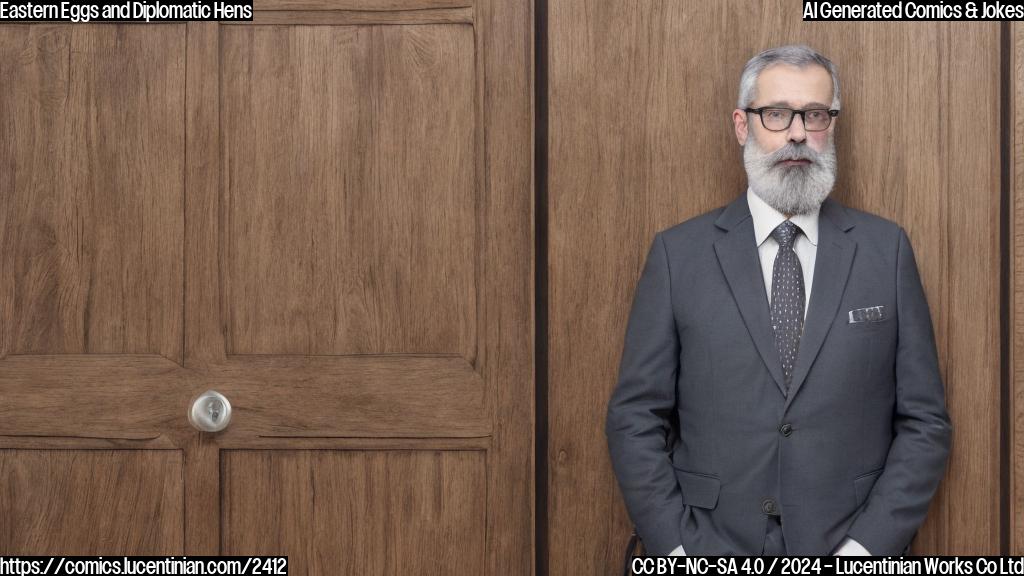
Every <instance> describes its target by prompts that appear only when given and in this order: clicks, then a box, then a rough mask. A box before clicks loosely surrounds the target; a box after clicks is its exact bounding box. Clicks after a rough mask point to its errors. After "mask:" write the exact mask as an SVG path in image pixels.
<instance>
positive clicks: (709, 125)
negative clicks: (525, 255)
mask: <svg viewBox="0 0 1024 576" xmlns="http://www.w3.org/2000/svg"><path fill="white" fill-rule="evenodd" d="M549 10H550V19H549V26H550V30H549V38H550V53H551V56H550V63H549V64H550V68H549V78H550V92H549V98H550V102H549V104H550V112H549V114H550V116H549V133H550V136H549V141H548V145H549V150H550V154H549V159H548V164H549V167H550V168H549V180H548V190H549V191H550V205H549V207H548V210H549V212H548V213H549V222H550V234H549V238H550V247H549V269H548V272H549V278H550V286H549V292H548V297H549V310H550V316H549V321H550V327H549V329H550V347H549V357H550V359H551V361H550V366H549V372H548V376H549V396H548V401H549V407H550V418H549V426H550V436H549V442H548V452H549V462H548V466H549V478H548V481H549V499H548V506H549V518H550V522H549V526H548V534H549V537H548V542H547V546H548V549H550V550H551V551H552V554H551V561H550V573H551V574H552V575H553V576H554V575H561V574H575V573H587V574H609V575H611V574H617V573H620V571H621V565H620V563H621V556H622V551H623V549H624V546H625V543H626V540H627V539H628V535H629V524H628V519H627V518H626V515H625V510H624V507H623V506H622V504H621V496H620V495H619V491H618V487H617V485H616V483H615V479H614V476H613V475H612V472H611V467H610V463H609V462H608V456H607V445H606V442H605V439H604V434H603V426H604V415H605V409H606V406H607V399H608V397H609V395H610V393H611V390H612V388H613V386H614V384H615V379H616V375H617V369H618V361H619V358H620V356H621V351H622V337H623V334H624V330H625V325H626V318H627V315H628V312H629V305H630V302H631V301H632V295H633V290H634V288H635V285H636V281H637V279H638V278H639V275H640V269H641V266H642V265H643V258H644V256H645V254H646V251H647V249H648V247H649V245H650V240H651V238H652V237H653V235H654V233H655V232H656V231H658V230H661V229H664V228H667V227H669V226H671V225H673V224H675V223H678V222H681V221H683V220H686V219H687V218H690V217H692V216H695V215H697V214H700V213H703V212H706V211H708V210H710V209H713V208H716V207H718V206H722V205H725V204H726V203H728V202H729V201H731V200H732V199H734V198H735V197H736V196H737V195H739V194H741V193H743V192H744V190H745V173H744V171H743V167H742V158H741V151H740V149H739V148H738V146H737V145H736V142H735V138H734V136H733V134H732V124H731V120H730V114H731V112H732V110H733V108H734V107H735V101H736V96H737V89H738V83H739V74H740V72H741V70H742V66H743V64H744V63H745V62H746V60H747V59H748V58H750V57H751V56H753V55H754V54H756V53H757V52H759V51H760V50H763V49H765V48H768V47H770V46H774V45H780V44H785V43H791V42H804V43H809V44H811V45H812V46H814V47H816V48H818V49H819V50H821V51H822V52H823V53H825V54H826V55H828V56H829V57H830V58H831V59H832V60H833V61H834V62H835V63H836V64H837V65H838V67H839V70H840V74H841V77H842V79H843V112H842V115H841V116H840V117H839V120H838V125H837V149H838V154H839V161H840V170H839V181H838V183H837V186H836V191H835V192H834V196H835V197H836V198H837V199H838V200H840V201H841V202H844V203H846V204H847V205H850V206H853V207H855V208H860V209H864V210H867V211H869V212H874V213H876V214H879V215H881V216H883V217H886V218H889V219H891V220H894V221H896V222H898V223H899V224H901V225H902V226H904V227H905V228H906V229H907V231H908V234H909V235H910V238H911V241H912V243H913V246H914V249H915V253H916V256H917V262H918V266H919V269H920V271H921V276H922V280H923V283H924V286H925V290H926V293H927V297H928V301H929V304H930V307H931V310H932V316H933V322H934V328H935V331H936V336H937V342H938V347H939V355H940V362H941V370H942V373H943V376H944V379H945V384H946V388H947V394H948V403H949V409H950V413H951V416H952V418H953V422H954V427H955V439H954V454H953V456H952V457H951V465H950V470H949V472H948V473H947V476H946V479H945V481H944V483H943V485H942V486H941V487H940V491H939V493H938V495H937V497H936V499H935V501H934V502H933V508H932V511H931V514H930V516H929V519H928V521H927V522H926V524H925V526H924V527H923V528H922V530H921V531H920V532H919V534H918V537H917V539H916V541H915V545H914V548H913V550H914V552H917V553H946V554H953V553H959V554H965V553H968V552H970V553H973V554H982V553H989V554H994V553H998V546H999V458H1000V457H999V442H998V430H999V426H998V421H999V346H998V335H999V332H998V331H999V326H998V314H999V300H998V274H996V273H995V270H998V265H999V253H998V227H997V226H993V223H994V222H998V218H997V215H998V206H999V153H998V143H999V142H998V130H999V124H998V119H999V34H998V26H997V25H996V24H981V25H979V24H977V23H974V24H972V25H970V26H964V25H961V24H955V23H913V24H910V25H907V24H900V23H857V24H848V23H807V24H804V23H802V22H801V17H800V14H799V4H794V5H792V6H790V5H788V4H787V5H785V6H784V5H783V3H779V2H767V1H766V2H740V1H736V2H716V3H712V4H698V3H692V2H687V3H677V2H644V3H637V2H627V3H601V2H592V1H589V0H573V1H567V2H555V3H552V4H550V5H549ZM696 31H704V32H702V33H696ZM709 35H710V37H719V36H721V37H728V38H730V41H728V42H708V41H707V39H708V38H709ZM609 518H614V519H615V520H614V521H609ZM555 551H557V554H556V553H554V552H555ZM570 559H571V561H570Z"/></svg>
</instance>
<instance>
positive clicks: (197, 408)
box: [188, 390, 231, 432]
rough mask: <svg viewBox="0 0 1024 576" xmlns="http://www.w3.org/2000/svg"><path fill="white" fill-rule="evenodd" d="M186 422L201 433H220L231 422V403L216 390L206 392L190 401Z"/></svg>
mask: <svg viewBox="0 0 1024 576" xmlns="http://www.w3.org/2000/svg"><path fill="white" fill-rule="evenodd" d="M188 421H189V423H190V424H192V426H194V427H196V429H198V430H201V431H203V432H220V431H221V430H223V429H225V428H227V427H228V424H229V423H230V422H231V402H228V399H227V398H225V397H224V395H223V394H221V393H220V392H217V391H216V390H207V391H206V392H203V393H202V394H200V395H199V396H198V397H196V399H195V400H193V401H192V407H191V408H189V410H188Z"/></svg>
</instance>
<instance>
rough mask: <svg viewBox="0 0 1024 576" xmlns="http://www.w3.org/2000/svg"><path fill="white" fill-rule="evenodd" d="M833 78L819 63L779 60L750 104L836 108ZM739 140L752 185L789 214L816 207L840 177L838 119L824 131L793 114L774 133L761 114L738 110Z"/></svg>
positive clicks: (759, 83) (763, 77)
mask: <svg viewBox="0 0 1024 576" xmlns="http://www.w3.org/2000/svg"><path fill="white" fill-rule="evenodd" d="M831 104H832V78H831V77H830V76H829V73H828V71H827V70H825V69H824V68H822V67H820V66H807V67H804V68H797V67H795V66H789V65H785V64H778V65H775V66H772V67H770V68H767V69H765V70H764V71H763V72H761V75H760V76H759V77H758V79H757V89H756V98H755V99H754V101H753V102H751V104H750V107H751V108H761V107H765V106H772V107H780V108H791V109H794V110H806V109H809V108H831ZM733 124H734V127H735V130H736V139H737V140H738V141H739V143H740V144H741V145H742V146H743V147H744V150H743V163H744V166H745V168H746V170H747V180H748V183H749V184H750V188H751V189H752V190H753V191H754V192H755V193H756V194H757V195H758V196H760V197H761V198H762V199H764V201H765V202H767V203H768V205H770V206H772V207H773V208H775V209H776V210H778V211H779V212H782V213H783V214H786V215H793V214H805V213H810V212H813V211H814V210H816V209H817V208H818V207H819V206H820V205H821V203H822V202H823V201H824V200H825V198H826V197H827V196H828V194H829V193H830V192H831V190H832V186H833V184H834V183H835V176H836V157H835V144H834V130H835V125H836V123H835V120H833V121H832V123H831V124H830V125H829V127H828V128H827V129H825V130H821V131H816V132H808V131H807V130H806V129H805V127H804V122H803V117H802V116H798V115H794V116H793V121H792V123H790V125H789V128H788V129H785V130H781V131H778V132H773V131H771V130H768V129H766V128H765V127H764V125H763V124H762V123H761V119H760V118H759V117H758V115H757V114H750V113H747V112H744V111H743V110H739V109H737V110H735V111H734V112H733Z"/></svg>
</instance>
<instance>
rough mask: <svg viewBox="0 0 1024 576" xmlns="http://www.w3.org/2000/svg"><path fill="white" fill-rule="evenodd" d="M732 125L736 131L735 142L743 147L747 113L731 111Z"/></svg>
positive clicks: (745, 140)
mask: <svg viewBox="0 0 1024 576" xmlns="http://www.w3.org/2000/svg"><path fill="white" fill-rule="evenodd" d="M732 125H733V128H735V129H736V141H737V142H739V143H740V146H743V145H744V144H746V143H747V113H746V112H744V111H743V110H740V109H739V108H737V109H735V110H733V111H732Z"/></svg>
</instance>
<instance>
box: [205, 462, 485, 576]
mask: <svg viewBox="0 0 1024 576" xmlns="http://www.w3.org/2000/svg"><path fill="white" fill-rule="evenodd" d="M222 462H223V472H222V477H223V479H224V482H225V486H224V533H223V537H222V538H223V550H224V553H226V554H242V553H253V554H255V553H259V554H270V553H271V551H274V550H278V551H280V553H281V554H287V555H288V557H289V559H288V562H289V565H290V567H291V568H292V569H293V570H296V571H297V572H298V573H302V574H332V573H334V567H336V566H347V567H348V568H349V569H350V570H351V571H352V572H353V573H358V574H388V573H401V574H410V573H415V574H438V575H443V574H481V573H484V572H483V566H484V532H485V530H484V527H485V521H486V518H485V513H486V507H485V506H484V502H485V500H486V494H485V490H486V482H485V480H486V474H485V473H486V469H485V466H486V458H485V457H484V454H483V452H480V451H439V452H426V451H418V450H400V451H395V450H384V451H341V450H296V451H280V450H229V451H227V452H226V454H225V455H224V456H223V459H222ZM427 558H430V559H431V561H430V562H429V563H428V562H424V560H425V559H427Z"/></svg>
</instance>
